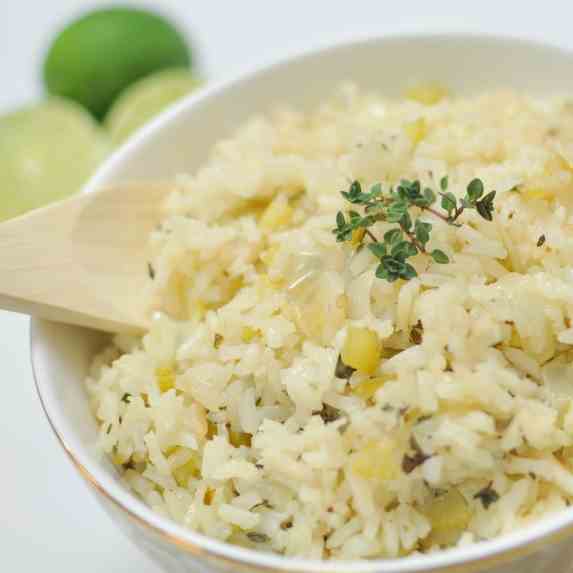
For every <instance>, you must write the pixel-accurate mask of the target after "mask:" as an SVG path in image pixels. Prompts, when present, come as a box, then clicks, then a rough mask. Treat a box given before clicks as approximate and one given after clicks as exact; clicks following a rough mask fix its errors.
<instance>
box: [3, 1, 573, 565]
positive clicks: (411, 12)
mask: <svg viewBox="0 0 573 573" xmlns="http://www.w3.org/2000/svg"><path fill="white" fill-rule="evenodd" d="M101 4H102V3H98V2H93V1H86V0H0V113H1V112H3V111H5V110H8V109H10V108H15V107H17V106H20V105H22V104H23V103H25V102H26V103H27V102H32V101H35V100H37V99H38V98H39V97H41V93H42V90H41V82H40V73H39V70H40V66H41V62H42V58H43V55H44V53H45V49H46V46H47V45H48V43H49V42H50V40H51V39H52V38H53V37H54V34H55V33H56V32H57V30H58V28H59V27H60V26H61V25H62V24H63V23H65V22H67V21H68V20H69V19H70V18H72V17H73V16H74V15H75V14H78V13H81V12H82V11H84V10H85V9H87V8H89V7H92V6H97V5H101ZM123 4H139V5H141V3H136V2H125V1H124V2H123ZM145 5H147V6H152V7H155V8H158V9H160V10H161V11H163V12H164V13H165V14H167V15H169V16H172V17H173V18H174V19H175V21H176V22H178V24H179V26H180V27H181V28H182V29H183V30H184V31H185V32H186V33H187V34H188V36H189V37H190V38H191V39H192V41H193V44H194V47H195V48H196V50H195V53H196V55H197V59H198V60H199V62H200V66H201V69H202V70H203V72H204V74H205V75H206V76H207V77H208V78H221V77H225V76H229V75H231V74H236V73H238V72H240V71H241V70H243V69H248V68H251V67H253V66H256V65H259V64H261V63H264V62H268V61H272V60H274V59H277V58H281V57H284V56H286V55H288V54H290V53H292V52H295V51H300V50H303V49H306V48H311V47H314V46H318V45H323V44H326V43H328V42H331V41H334V40H340V39H350V38H356V37H363V36H372V35H377V34H393V33H400V32H420V31H470V32H489V33H493V34H496V33H498V34H511V35H514V36H522V37H528V38H535V39H539V40H546V41H550V42H553V43H555V44H558V45H561V46H566V47H569V48H572V49H573V32H572V27H573V4H570V2H569V0H558V1H547V0H544V1H540V2H538V1H533V0H510V1H508V0H506V1H502V0H496V1H491V0H480V1H478V2H475V1H471V2H470V1H467V0H466V1H464V0H454V1H444V0H420V1H407V0H402V1H396V0H391V1H386V0H377V1H369V2H367V1H362V0H346V1H339V0H324V1H322V0H320V1H319V0H314V1H313V0H303V1H300V0H286V1H283V2H278V1H276V0H275V1H271V0H266V1H255V0H252V1H243V2H236V1H232V0H227V1H224V0H204V1H201V2H199V1H192V0H163V1H157V2H147V3H146V4H145ZM569 6H570V7H569ZM342 73H343V72H341V74H342ZM372 73H373V74H376V73H377V70H375V69H373V70H372ZM571 73H573V69H572V70H571ZM343 79H344V77H343V75H341V80H343ZM301 89H304V86H301ZM0 137H1V135H0ZM1 194H2V190H1V189H0V200H1ZM0 366H1V370H0V388H1V390H2V394H1V398H0V452H1V454H2V455H1V457H0V571H2V572H3V573H4V572H5V573H11V572H17V573H20V572H23V573H28V572H32V571H40V570H41V571H44V572H48V573H49V572H52V571H57V572H58V573H72V572H73V573H77V572H81V573H96V572H97V573H100V572H102V571H106V572H108V573H122V572H128V571H137V572H138V573H151V572H157V568H156V567H155V566H154V565H152V564H151V563H149V562H148V561H147V559H146V558H144V557H143V556H142V555H141V554H140V553H139V551H138V550H137V549H135V548H134V547H133V546H131V545H130V543H129V542H128V541H126V540H125V539H124V538H123V536H122V534H120V533H119V532H118V531H116V529H115V528H114V526H113V524H112V523H111V522H110V521H109V519H108V518H107V516H105V515H104V514H103V513H102V511H101V510H100V509H99V508H98V507H97V506H96V504H95V502H94V501H93V500H92V499H91V497H90V495H89V493H88V491H87V486H85V485H84V484H83V482H81V480H80V478H79V477H78V476H77V475H76V474H75V473H74V470H73V469H72V467H71V465H70V464H69V463H68V461H67V460H66V459H65V458H64V455H63V453H62V451H60V449H59V446H58V445H57V443H56V441H55V439H54V437H53V436H52V434H51V433H50V429H49V427H48V424H47V422H46V420H45V419H44V418H43V414H42V411H41V408H40V405H39V402H38V400H37V397H36V395H35V392H34V388H33V384H32V374H31V370H30V366H29V362H28V320H27V319H26V318H24V317H21V316H16V315H12V314H8V313H3V312H0ZM78 383H80V381H78Z"/></svg>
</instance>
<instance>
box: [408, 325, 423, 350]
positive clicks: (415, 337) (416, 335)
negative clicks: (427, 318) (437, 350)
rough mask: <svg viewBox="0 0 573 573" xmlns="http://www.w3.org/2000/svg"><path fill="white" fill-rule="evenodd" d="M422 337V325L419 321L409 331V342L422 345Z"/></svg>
mask: <svg viewBox="0 0 573 573" xmlns="http://www.w3.org/2000/svg"><path fill="white" fill-rule="evenodd" d="M423 335H424V325H423V324H422V321H421V320H418V322H417V323H416V324H415V325H414V326H413V327H412V329H411V330H410V342H411V343H412V344H422V339H423Z"/></svg>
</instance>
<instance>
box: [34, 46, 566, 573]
mask: <svg viewBox="0 0 573 573" xmlns="http://www.w3.org/2000/svg"><path fill="white" fill-rule="evenodd" d="M346 80H352V81H355V82H357V83H358V84H360V85H362V86H364V87H366V88H369V89H376V90H378V91H380V92H381V93H383V94H385V95H389V96H397V95H400V93H401V91H402V90H403V88H404V87H405V86H406V85H408V84H409V83H412V82H417V81H423V80H435V81H439V82H443V83H445V84H446V85H448V86H449V87H451V88H452V89H453V90H454V91H455V92H456V93H473V92H478V91H483V90H487V89H492V88H497V87H502V86H506V87H513V88H517V89H520V90H524V91H526V92H534V93H543V92H568V93H571V94H573V55H572V54H569V53H566V52H563V51H561V50H558V49H556V48H553V47H550V46H546V45H540V44H535V43H530V42H525V41H520V40H515V39H500V38H491V37H482V36H455V35H435V36H414V37H395V38H392V37H389V38H378V39H371V40H367V41H362V42H357V43H353V44H345V45H338V46H334V47H329V48H326V49H323V50H319V51H316V52H313V53H310V54H306V55H302V56H299V57H295V58H293V59H290V60H287V61H285V62H282V63H280V64H277V65H274V66H271V67H268V68H265V69H262V70H260V71H256V72H254V73H251V74H248V75H244V76H242V77H239V78H238V79H235V80H232V81H228V82H223V83H220V84H217V85H213V86H212V87H210V88H209V89H206V90H204V91H202V92H201V93H200V94H199V95H197V96H192V97H190V98H188V99H185V100H184V101H182V102H181V103H179V104H177V105H176V106H174V107H173V108H172V109H170V110H169V111H168V112H166V113H165V114H163V115H162V116H161V117H159V118H158V119H157V120H156V121H154V122H153V123H152V124H151V125H150V126H148V127H147V128H145V129H143V130H142V131H141V132H139V133H138V134H137V135H136V136H135V137H134V138H133V139H132V140H131V141H130V142H129V143H128V144H127V145H125V146H124V147H123V148H122V149H120V150H119V151H118V152H117V153H116V154H115V155H114V156H113V157H111V158H110V159H109V160H108V161H107V162H106V163H105V164H104V165H103V166H102V167H101V169H100V170H99V171H98V173H97V174H96V176H95V177H94V178H93V179H92V180H91V182H90V183H89V184H88V185H87V188H86V191H87V192H90V191H93V190H94V189H95V188H97V187H99V186H101V185H104V184H108V183H115V182H121V181H125V180H137V179H139V180H148V179H157V178H159V179H165V178H170V177H172V176H175V175H177V174H178V173H182V172H192V171H194V170H196V169H197V168H198V167H199V166H200V165H201V164H202V163H203V161H204V160H205V158H206V157H207V153H208V151H209V148H210V147H211V145H212V144H213V143H215V142H216V141H217V140H219V139H221V138H222V137H223V136H226V135H228V134H229V133H230V132H231V131H232V130H233V129H234V128H236V127H237V126H238V125H239V124H240V123H241V122H243V121H244V120H245V119H246V118H247V117H248V116H250V115H252V114H254V113H259V112H261V111H265V110H266V109H268V108H269V107H271V106H272V105H273V104H275V103H277V102H289V103H291V104H294V105H296V106H299V107H302V108H308V107H309V106H312V105H313V104H316V103H317V102H319V101H321V100H323V99H325V98H326V97H328V95H329V94H330V93H331V92H332V90H333V89H334V88H335V87H336V86H337V85H339V84H340V83H341V82H343V81H346ZM70 288H74V285H70ZM31 338H32V362H33V368H34V373H35V378H36V384H37V387H38V392H39V395H40V399H41V401H42V404H43V406H44V409H45V412H46V415H47V417H48V419H49V420H50V423H51V425H52V428H53V430H54V432H55V433H56V434H57V436H58V438H59V440H60V442H61V444H62V446H63V447H64V448H65V450H66V451H67V453H68V454H69V457H70V459H71V460H72V462H73V463H74V464H75V466H76V468H77V469H78V471H79V472H80V473H81V474H82V475H83V476H84V478H85V479H86V480H87V481H88V482H89V483H90V484H91V485H92V486H93V490H94V492H95V493H96V496H97V498H98V499H99V500H100V501H101V503H102V504H103V506H104V508H105V509H106V510H107V511H108V512H109V513H110V515H111V516H112V518H113V519H114V520H115V522H116V523H117V524H118V525H119V526H120V527H121V528H122V529H124V530H125V531H126V532H127V534H128V535H129V536H130V537H131V538H132V539H133V540H134V541H135V543H137V544H138V545H140V546H141V548H142V549H143V550H144V551H146V552H147V553H148V554H149V555H151V556H152V557H153V558H154V559H155V560H156V561H157V562H159V563H160V564H161V565H162V566H163V567H164V568H165V570H166V571H173V572H179V571H213V570H233V571H237V570H241V571H254V570H259V571H299V572H310V571H313V572H321V573H327V572H335V571H336V572H340V573H342V572H345V573H359V572H360V573H362V572H393V573H398V572H406V571H409V572H413V571H431V570H432V571H433V570H440V571H442V570H450V569H454V570H456V571H459V570H464V571H466V570H482V569H486V568H489V567H495V569H496V570H497V571H509V570H511V569H515V571H519V572H520V573H524V572H528V571H531V572H532V573H533V571H541V570H546V571H549V570H550V571H552V572H553V573H557V572H559V571H565V570H566V568H567V570H568V567H569V563H571V561H572V558H573V543H568V542H567V541H566V540H565V537H566V536H567V535H568V534H569V533H573V509H572V510H571V511H566V512H563V513H561V514H559V515H556V516H555V517H554V518H552V519H551V520H547V521H544V522H540V523H537V524H536V525H534V526H533V527H531V528H529V529H526V530H523V531H519V532H516V533H514V534H511V535H508V536H506V537H502V538H500V539H497V540H494V541H489V542H484V543H481V544H476V545H474V546H471V547H468V548H462V549H453V550H449V551H444V552H441V553H439V554H436V555H431V556H414V557H409V558H404V559H400V560H378V561H355V562H319V561H309V560H301V559H286V558H281V557H278V556H274V555H269V554H261V553H255V552H253V551H250V550H246V549H241V548H237V547H233V546H230V545H227V544H224V543H221V542H218V541H215V540H213V539H208V538H206V537H204V536H202V535H198V534H196V533H194V532H192V531H187V530H184V529H183V528H181V527H179V526H178V525H175V524H174V523H172V522H171V521H169V520H167V519H164V518H163V517H161V516H159V515H156V514H155V513H154V512H152V511H151V510H150V509H148V508H147V507H146V506H145V505H144V504H143V503H142V502H141V501H139V500H138V499H137V498H135V497H134V496H133V495H132V494H131V493H130V492H129V491H127V489H126V488H125V487H124V486H123V485H122V483H121V482H120V480H119V479H118V475H117V474H116V472H115V471H114V469H113V467H112V466H111V464H110V463H109V462H107V461H106V460H102V459H101V458H100V457H99V456H98V455H97V453H96V451H95V448H94V442H95V438H96V427H95V422H94V419H93V417H92V414H91V412H90V410H89V408H88V402H87V399H86V394H85V392H84V389H83V385H82V380H83V379H84V377H85V375H86V372H87V368H88V364H89V362H90V359H91V357H92V356H93V354H94V352H95V351H96V349H97V348H98V347H101V345H102V343H103V342H104V338H103V337H102V335H100V334H97V333H94V332H90V331H88V330H85V329H81V328H76V327H70V326H63V325H58V324H53V323H49V322H44V321H39V320H34V321H33V322H32V335H31ZM550 542H551V543H550Z"/></svg>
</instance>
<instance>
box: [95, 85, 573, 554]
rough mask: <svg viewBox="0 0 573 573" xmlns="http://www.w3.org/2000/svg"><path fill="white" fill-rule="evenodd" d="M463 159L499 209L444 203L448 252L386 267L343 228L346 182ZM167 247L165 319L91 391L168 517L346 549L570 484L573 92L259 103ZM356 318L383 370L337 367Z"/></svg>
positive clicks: (178, 208)
mask: <svg viewBox="0 0 573 573" xmlns="http://www.w3.org/2000/svg"><path fill="white" fill-rule="evenodd" d="M445 175H447V176H448V178H449V190H450V191H452V192H453V193H454V194H456V195H458V196H462V195H463V194H464V193H465V187H466V185H467V184H468V182H469V181H470V180H471V179H473V178H474V177H479V178H481V179H482V180H483V182H484V184H485V187H486V190H490V189H495V190H497V192H498V195H497V198H496V212H495V214H494V218H493V222H487V221H484V220H483V219H481V218H480V217H479V216H478V215H477V214H476V213H475V212H467V213H464V215H463V221H464V225H463V226H462V227H460V228H455V227H452V226H448V225H446V224H444V223H442V222H440V221H439V220H437V219H435V218H432V216H431V215H430V216H429V218H428V219H427V220H428V221H430V222H432V223H433V225H434V227H433V231H432V235H431V241H430V245H429V246H430V248H440V249H442V250H443V251H445V252H446V253H447V254H448V255H449V257H450V260H451V262H450V264H445V265H438V264H435V263H433V262H432V261H431V260H430V258H429V257H427V256H425V255H418V256H416V257H415V258H414V259H413V264H414V266H415V267H416V269H417V271H418V274H419V277H418V278H415V279H413V280H410V281H407V282H404V281H398V282H396V283H393V284H390V283H388V282H386V281H383V280H380V279H377V278H375V276H374V269H375V267H376V260H375V259H374V257H373V256H372V255H371V254H370V252H369V251H368V250H367V249H363V250H360V251H358V252H356V250H355V249H353V247H352V246H351V244H350V243H343V244H340V243H336V242H335V238H334V236H333V234H332V233H331V229H332V228H333V226H334V220H335V215H336V212H337V211H338V210H339V209H344V208H345V207H346V206H347V205H345V203H344V201H343V199H342V197H341V196H340V193H339V192H340V191H341V190H344V189H347V188H348V185H349V182H350V181H352V180H354V179H358V180H360V181H361V182H362V183H363V185H365V186H366V187H369V186H370V185H371V184H373V183H375V182H378V181H380V182H382V183H383V185H384V187H387V186H389V185H391V184H394V183H396V182H397V181H399V180H400V179H401V178H408V179H419V180H420V181H421V182H422V184H423V185H424V186H431V187H432V188H433V189H435V190H438V189H439V182H440V180H441V178H442V177H443V176H445ZM387 227H388V225H385V224H384V223H378V224H377V228H376V232H377V233H380V235H381V234H382V233H383V232H384V231H385V229H386V228H387ZM151 252H152V255H151V259H150V269H151V270H152V273H151V274H152V275H153V279H152V280H151V279H150V292H149V301H150V303H149V304H150V309H152V310H153V311H156V312H155V315H154V316H155V318H154V321H153V325H152V328H151V330H150V332H149V333H147V334H146V335H145V336H144V337H143V339H140V338H134V337H128V336H125V335H121V336H117V337H116V338H115V339H114V342H113V345H112V346H110V347H109V348H107V349H106V350H105V351H104V352H103V353H102V354H101V355H100V356H99V357H98V358H97V359H96V360H95V362H94V365H93V368H92V371H91V373H90V376H89V379H88V380H87V387H88V390H89V394H90V397H91V401H92V403H93V408H94V412H95V414H96V416H97V420H98V423H99V427H100V433H99V443H98V445H99V447H100V448H101V450H102V451H103V452H105V453H107V454H109V455H110V456H111V458H112V460H113V462H114V463H115V464H116V465H117V466H118V468H119V470H120V472H121V473H122V475H123V478H124V480H125V482H126V483H127V484H128V485H129V487H131V488H132V489H133V491H135V492H136V493H137V495H139V496H140V497H141V498H142V499H143V500H144V501H145V502H146V503H147V504H149V505H150V506H151V507H152V508H153V509H154V510H156V511H157V512H160V513H161V514H164V515H166V516H168V517H170V518H171V519H174V520H176V521H177V522H179V523H181V524H183V525H184V526H186V527H189V528H192V529H194V530H196V531H199V532H201V533H204V534H206V535H208V536H212V537H215V538H218V539H221V540H225V541H228V542H231V543H235V544H239V545H242V546H247V547H253V548H257V549H260V550H263V551H274V552H277V553H280V554H284V555H289V556H300V557H309V558H322V559H327V558H335V559H340V558H374V557H398V556H404V555H408V554H410V553H412V552H429V551H434V550H436V549H439V548H444V547H449V546H454V545H458V544H468V543H472V542H476V541H479V540H483V539H489V538H492V537H495V536H497V535H500V534H504V533H506V532H508V531H511V530H513V529H515V528H518V527H522V526H524V525H526V524H528V523H530V522H532V521H535V520H538V519H541V518H543V517H545V516H547V515H549V514H552V513H553V512H556V511H560V510H562V509H564V508H565V507H566V506H568V505H569V503H570V501H571V500H573V346H572V345H573V326H572V322H571V321H572V318H573V271H572V269H573V103H572V102H571V101H569V100H567V99H566V98H564V97H552V98H543V99H538V98H532V97H527V96H524V95H522V94H517V93H512V92H508V91H499V92H495V93H491V94H485V95H480V96H478V97H472V98H470V99H459V98H453V97H448V96H447V95H445V93H444V91H443V90H436V89H433V90H431V89H430V90H428V89H427V88H422V89H418V90H414V91H413V92H412V93H410V95H409V97H408V98H405V99H404V100H401V101H389V100H385V99H381V98H380V97H378V96H375V95H372V94H366V93H362V92H360V91H359V90H358V89H357V88H355V87H352V86H346V87H344V88H343V89H341V90H340V92H339V93H337V94H336V95H335V96H334V97H333V98H332V99H331V100H329V101H328V102H327V103H325V104H323V105H322V106H320V107H319V108H318V109H317V110H315V111H314V112H313V113H310V114H302V113H299V112H296V111H293V110H289V109H280V110H277V111H276V112H275V113H273V114H271V115H269V116H268V117H254V118H253V119H251V120H250V121H249V122H248V123H246V124H245V125H244V126H243V127H242V128H241V129H240V130H238V131H237V132H236V133H235V134H234V135H233V136H232V137H230V138H229V139H226V140H224V141H221V142H220V143H219V144H218V145H217V146H216V147H215V148H214V149H213V150H212V153H211V156H210V159H209V161H208V162H207V163H206V164H205V166H204V167H203V168H202V169H200V170H199V171H198V172H197V173H195V174H194V175H192V176H182V177H180V178H179V179H178V180H177V182H176V183H175V184H174V191H173V193H172V195H171V196H170V198H169V200H168V202H167V205H166V206H165V213H164V220H163V224H162V226H161V228H160V229H159V230H158V231H156V232H155V233H154V234H153V236H152V237H151ZM357 332H358V333H362V334H364V333H365V332H367V333H369V336H370V337H371V339H373V340H375V341H376V344H377V345H378V346H376V348H378V349H379V350H378V354H377V355H376V357H375V362H374V368H373V369H370V373H369V374H365V373H361V372H360V371H356V372H354V374H352V376H351V377H350V378H349V379H346V378H337V377H336V375H335V370H336V365H337V360H338V357H339V355H340V353H341V351H342V350H343V347H344V345H345V344H346V343H347V342H348V341H347V337H349V336H355V335H356V333H357ZM372 337H374V338H372ZM370 358H371V357H370ZM408 460H409V461H408ZM412 460H414V462H413V461H412ZM412 466H413V467H412Z"/></svg>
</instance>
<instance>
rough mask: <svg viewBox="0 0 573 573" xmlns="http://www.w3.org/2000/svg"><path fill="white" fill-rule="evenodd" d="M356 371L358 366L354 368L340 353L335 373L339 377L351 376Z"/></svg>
mask: <svg viewBox="0 0 573 573" xmlns="http://www.w3.org/2000/svg"><path fill="white" fill-rule="evenodd" d="M355 371H356V368H352V366H348V365H347V364H344V362H343V361H342V356H341V355H340V354H339V355H338V360H337V361H336V368H335V369H334V375H335V376H336V377H337V378H346V379H348V378H350V377H351V376H352V374H354V372H355Z"/></svg>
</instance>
